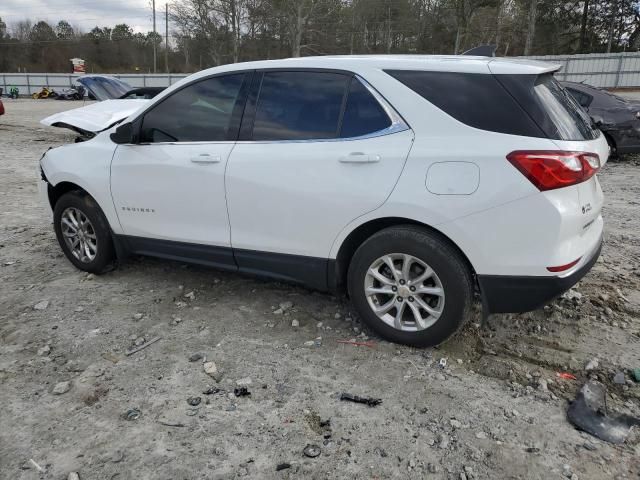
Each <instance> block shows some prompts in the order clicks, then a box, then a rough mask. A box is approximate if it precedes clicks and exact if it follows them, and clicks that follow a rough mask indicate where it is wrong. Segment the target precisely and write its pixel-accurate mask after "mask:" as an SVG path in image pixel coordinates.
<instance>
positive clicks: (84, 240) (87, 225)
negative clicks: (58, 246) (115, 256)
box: [60, 207, 98, 263]
mask: <svg viewBox="0 0 640 480" xmlns="http://www.w3.org/2000/svg"><path fill="white" fill-rule="evenodd" d="M60 227H61V230H62V236H63V237H64V241H65V242H66V244H67V247H69V251H70V252H71V254H72V255H73V256H74V257H75V258H77V259H78V260H80V261H81V262H82V263H90V262H92V261H93V260H94V259H95V258H96V255H97V254H98V239H97V236H96V232H95V229H94V228H93V225H92V224H91V221H90V220H89V219H88V218H87V216H86V215H85V214H84V213H82V212H81V211H80V210H78V209H77V208H74V207H69V208H67V209H66V210H65V211H64V212H62V216H61V218H60Z"/></svg>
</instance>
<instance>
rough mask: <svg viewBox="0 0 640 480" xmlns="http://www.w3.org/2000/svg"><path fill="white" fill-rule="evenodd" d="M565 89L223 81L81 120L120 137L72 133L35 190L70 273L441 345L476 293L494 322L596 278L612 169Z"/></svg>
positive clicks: (471, 78)
mask: <svg viewBox="0 0 640 480" xmlns="http://www.w3.org/2000/svg"><path fill="white" fill-rule="evenodd" d="M557 69H558V67H557V66H554V65H550V64H547V63H539V62H533V61H518V60H507V59H495V58H487V57H441V56H434V57H429V56H371V57H369V56H349V57H320V58H301V59H288V60H276V61H261V62H251V63H239V64H235V65H226V66H222V67H216V68H212V69H209V70H205V71H202V72H199V73H196V74H194V75H191V76H189V77H188V78H185V79H184V80H182V81H180V82H178V83H176V84H175V85H173V86H172V87H170V88H168V89H167V90H165V91H163V92H162V93H161V94H160V95H158V96H157V97H155V98H154V99H153V100H148V101H140V100H134V101H133V102H142V103H140V104H136V105H135V108H134V109H133V110H135V112H134V113H131V112H132V111H133V110H132V105H131V104H130V103H127V102H131V101H126V100H112V101H110V102H112V103H111V104H109V106H108V108H107V107H106V106H105V107H100V105H103V104H104V103H106V102H102V103H101V104H95V105H92V106H91V107H87V108H89V109H93V113H94V114H96V115H95V116H94V117H95V118H94V120H95V119H96V118H98V117H99V115H98V114H97V113H100V112H97V113H96V109H98V110H100V109H102V110H104V109H105V108H106V109H107V110H108V111H109V115H106V117H105V118H106V119H107V120H103V123H105V122H106V123H108V122H109V121H112V120H113V119H114V118H117V112H118V111H120V110H121V111H123V112H126V113H124V114H123V115H122V116H127V118H126V119H123V121H121V122H120V123H119V125H117V126H116V125H104V127H103V128H105V127H108V128H105V129H104V130H103V131H99V132H96V130H97V129H94V131H93V132H88V131H86V130H83V129H81V128H76V130H77V131H81V132H83V133H84V134H85V135H84V137H85V138H86V137H93V138H91V139H90V140H88V141H83V142H81V143H75V144H72V145H66V146H62V147H59V148H55V149H51V150H49V151H48V152H47V153H46V154H45V155H44V157H43V158H42V161H41V167H42V186H43V187H44V188H43V190H44V191H45V192H46V196H47V197H48V203H49V205H50V206H51V208H52V210H53V218H54V227H55V231H56V234H57V237H58V241H59V242H60V246H61V247H62V249H63V251H64V253H65V255H66V256H67V257H68V258H69V260H70V261H71V262H72V263H73V264H74V265H75V266H76V267H78V268H79V269H81V270H85V271H88V272H94V273H100V272H103V271H105V270H106V269H107V268H109V267H110V266H111V265H112V264H114V263H115V261H116V260H117V259H118V260H121V259H122V258H124V257H125V256H126V255H127V254H129V253H133V254H142V255H152V256H157V257H163V258H168V259H173V260H180V261H187V262H195V263H198V264H202V265H210V266H213V267H216V268H221V269H226V270H232V271H239V272H247V273H251V274H258V275H266V276H269V277H273V278H277V279H281V280H287V281H293V282H298V283H302V284H305V285H307V286H309V287H311V288H314V289H319V290H332V291H346V292H347V293H348V295H349V296H350V298H351V301H352V302H353V305H354V306H355V308H356V310H357V311H358V312H359V314H360V316H361V318H362V320H363V321H364V322H365V323H366V324H367V325H368V326H369V327H370V328H372V329H373V330H375V331H376V332H378V333H379V334H380V335H382V336H383V337H385V338H387V339H390V340H393V341H396V342H400V343H405V344H410V345H416V346H427V345H434V344H437V343H440V342H442V341H443V340H445V339H446V338H447V337H449V336H450V335H451V334H453V333H454V332H455V331H456V329H458V328H459V327H460V325H461V324H462V322H463V320H465V318H467V317H469V315H470V311H471V305H472V301H473V297H474V293H475V292H478V293H479V295H480V297H481V299H482V303H483V308H484V312H485V314H488V313H497V312H523V311H528V310H532V309H535V308H538V307H540V306H542V305H543V304H544V303H546V302H548V301H549V300H551V299H552V298H554V297H556V296H557V295H559V294H560V293H562V292H563V291H565V290H566V289H568V288H569V287H570V286H572V285H573V284H574V283H575V282H577V281H578V280H579V279H580V278H581V277H582V276H583V275H585V274H586V273H587V271H588V270H589V269H590V268H591V266H592V265H593V264H594V262H595V261H596V260H597V258H598V255H599V253H600V248H601V242H602V229H603V223H602V217H601V215H600V210H601V207H602V202H603V196H602V191H601V189H600V185H599V183H598V180H597V179H596V177H595V173H596V172H597V171H598V169H599V168H600V167H601V166H602V165H603V164H604V163H605V162H606V160H607V157H608V153H609V150H608V146H607V142H606V140H605V138H604V136H603V135H602V134H601V133H600V132H599V131H598V130H597V129H595V128H594V127H593V125H592V124H591V122H590V120H589V117H588V116H586V114H585V113H584V112H583V111H582V110H581V109H580V107H579V106H578V105H577V104H576V102H575V100H573V98H572V97H571V96H570V95H568V94H567V93H566V92H565V90H564V89H563V88H562V87H561V86H560V85H559V84H558V82H557V81H556V80H555V79H554V78H553V72H554V71H555V70H557ZM113 102H124V103H121V104H118V103H113ZM120 105H121V107H120ZM90 113H91V112H86V115H84V116H83V115H81V112H77V114H75V113H74V111H69V112H65V115H67V117H66V120H64V121H62V120H60V121H58V122H53V121H49V124H51V123H54V124H55V123H58V124H66V126H69V125H71V126H73V123H74V118H77V119H80V121H85V124H86V120H87V118H88V116H90ZM101 114H103V117H104V112H102V113H101ZM100 118H102V117H100ZM89 123H91V122H89ZM99 124H100V121H99V119H98V120H96V121H95V122H94V125H99Z"/></svg>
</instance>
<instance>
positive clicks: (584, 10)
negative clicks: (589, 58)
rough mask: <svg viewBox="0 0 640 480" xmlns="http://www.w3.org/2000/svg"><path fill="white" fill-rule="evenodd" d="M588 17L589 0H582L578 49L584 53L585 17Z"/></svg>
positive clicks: (585, 37) (585, 38)
mask: <svg viewBox="0 0 640 480" xmlns="http://www.w3.org/2000/svg"><path fill="white" fill-rule="evenodd" d="M588 18H589V0H584V7H583V8H582V24H581V25H580V45H579V46H578V51H579V52H580V53H584V47H585V46H586V42H587V19H588Z"/></svg>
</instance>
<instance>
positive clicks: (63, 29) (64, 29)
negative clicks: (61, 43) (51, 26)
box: [56, 20, 75, 40]
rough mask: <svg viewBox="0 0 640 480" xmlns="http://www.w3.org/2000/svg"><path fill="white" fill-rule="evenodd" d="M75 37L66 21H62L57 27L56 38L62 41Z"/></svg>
mask: <svg viewBox="0 0 640 480" xmlns="http://www.w3.org/2000/svg"><path fill="white" fill-rule="evenodd" d="M74 36H75V32H74V31H73V28H72V27H71V25H70V24H69V22H67V21H66V20H60V21H59V22H58V25H56V37H58V38H59V39H60V40H70V39H72V38H73V37H74Z"/></svg>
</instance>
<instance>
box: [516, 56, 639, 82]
mask: <svg viewBox="0 0 640 480" xmlns="http://www.w3.org/2000/svg"><path fill="white" fill-rule="evenodd" d="M520 58H531V59H535V60H544V61H545V62H551V63H558V64H560V65H562V70H560V72H559V73H557V74H556V77H557V78H558V79H559V80H568V81H570V82H584V83H588V84H590V85H593V86H595V87H604V88H640V52H627V53H589V54H586V55H544V56H538V57H520Z"/></svg>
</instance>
